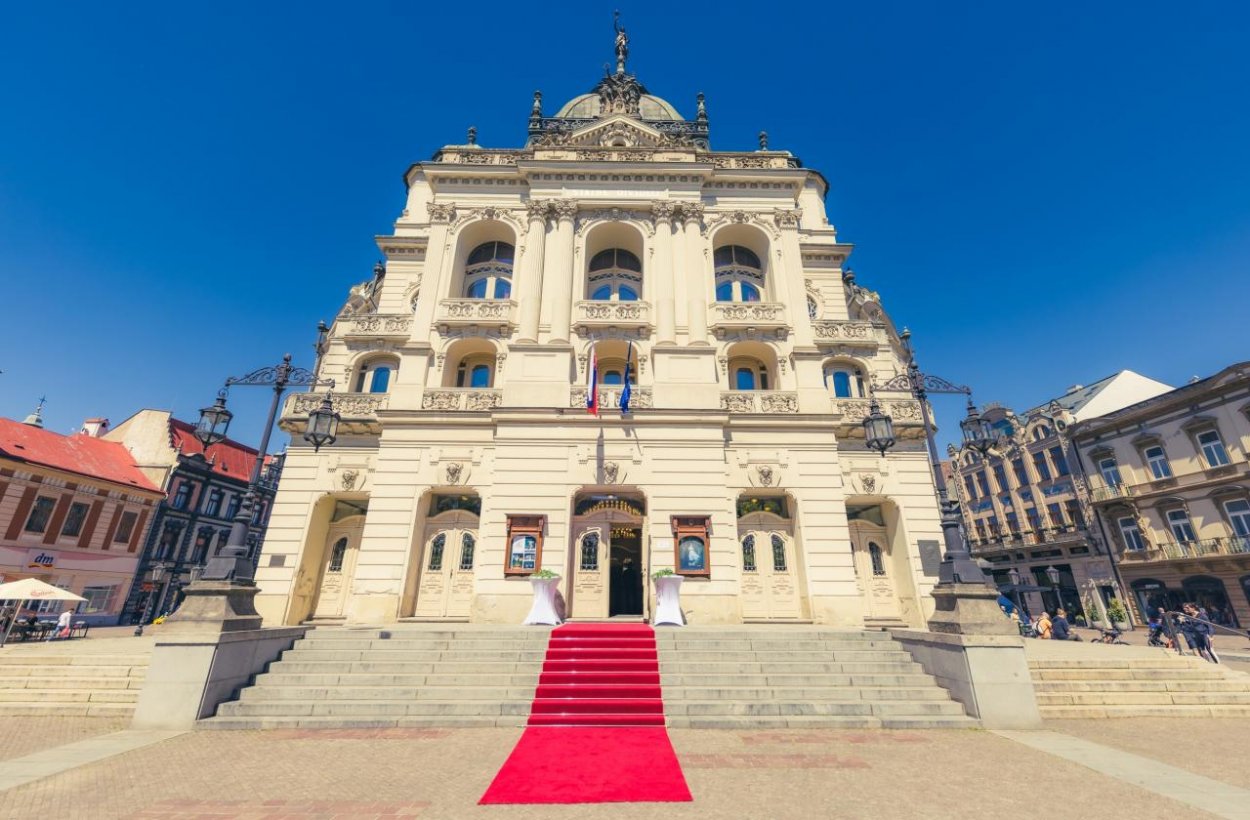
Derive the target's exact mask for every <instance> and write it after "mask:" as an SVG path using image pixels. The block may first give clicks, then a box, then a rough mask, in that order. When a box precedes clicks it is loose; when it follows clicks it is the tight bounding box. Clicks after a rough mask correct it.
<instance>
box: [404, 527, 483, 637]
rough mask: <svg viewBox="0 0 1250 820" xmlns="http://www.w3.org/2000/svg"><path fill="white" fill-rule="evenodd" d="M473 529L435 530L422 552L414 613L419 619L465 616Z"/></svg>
mask: <svg viewBox="0 0 1250 820" xmlns="http://www.w3.org/2000/svg"><path fill="white" fill-rule="evenodd" d="M476 553H477V529H476V528H474V529H468V528H460V527H448V528H446V529H435V530H434V532H433V534H432V535H431V536H430V537H429V539H428V540H427V541H426V543H425V550H424V551H423V552H422V564H421V583H420V585H419V586H418V587H417V607H416V612H415V613H414V614H416V615H417V617H421V618H455V619H464V618H468V617H469V607H470V605H471V604H472V601H473V563H474V561H475V560H476Z"/></svg>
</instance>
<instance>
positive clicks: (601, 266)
mask: <svg viewBox="0 0 1250 820" xmlns="http://www.w3.org/2000/svg"><path fill="white" fill-rule="evenodd" d="M588 267H589V274H588V275H587V278H586V289H587V298H590V299H594V300H596V301H612V302H637V301H638V299H639V298H641V295H642V262H640V261H639V260H638V257H637V256H635V255H634V254H632V253H630V252H629V251H627V250H625V249H624V248H608V249H607V250H604V251H599V252H598V253H597V254H595V255H594V256H593V257H592V258H591V260H590V265H589V266H588Z"/></svg>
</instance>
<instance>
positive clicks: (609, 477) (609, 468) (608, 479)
mask: <svg viewBox="0 0 1250 820" xmlns="http://www.w3.org/2000/svg"><path fill="white" fill-rule="evenodd" d="M620 472H621V465H619V464H617V463H616V462H615V461H605V462H604V463H603V481H604V483H605V484H615V483H616V479H617V478H618V477H619V476H620Z"/></svg>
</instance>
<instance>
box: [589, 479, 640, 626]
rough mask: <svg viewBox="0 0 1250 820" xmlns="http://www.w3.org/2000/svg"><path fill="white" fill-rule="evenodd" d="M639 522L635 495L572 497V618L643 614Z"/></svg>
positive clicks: (600, 494)
mask: <svg viewBox="0 0 1250 820" xmlns="http://www.w3.org/2000/svg"><path fill="white" fill-rule="evenodd" d="M645 519H646V505H645V502H644V501H643V499H642V496H641V495H639V494H633V493H579V494H578V495H577V496H576V497H575V498H574V500H573V527H572V533H573V583H572V586H571V589H570V593H571V596H570V597H571V598H572V601H571V602H570V603H571V617H572V618H612V617H618V616H620V617H642V616H643V615H644V614H645V612H646V603H647V602H646V589H647V585H646V582H645V579H646V577H647V572H648V568H649V565H648V561H647V550H646V549H645V544H644V540H645V539H644V533H645V531H646V530H645V527H644V526H643V523H644V521H645Z"/></svg>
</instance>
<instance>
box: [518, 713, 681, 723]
mask: <svg viewBox="0 0 1250 820" xmlns="http://www.w3.org/2000/svg"><path fill="white" fill-rule="evenodd" d="M528 725H530V726H663V725H664V714H663V713H662V712H661V713H656V714H638V713H625V714H604V713H591V714H584V713H579V712H566V713H560V712H544V713H536V714H532V715H530V717H529V721H528Z"/></svg>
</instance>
